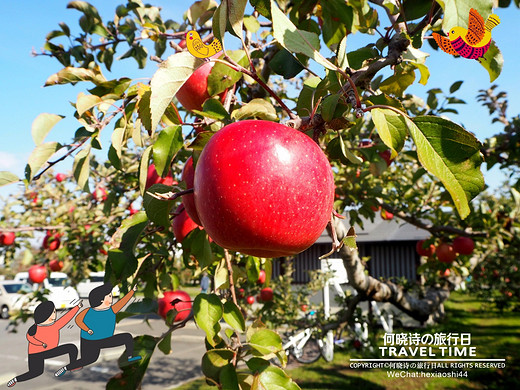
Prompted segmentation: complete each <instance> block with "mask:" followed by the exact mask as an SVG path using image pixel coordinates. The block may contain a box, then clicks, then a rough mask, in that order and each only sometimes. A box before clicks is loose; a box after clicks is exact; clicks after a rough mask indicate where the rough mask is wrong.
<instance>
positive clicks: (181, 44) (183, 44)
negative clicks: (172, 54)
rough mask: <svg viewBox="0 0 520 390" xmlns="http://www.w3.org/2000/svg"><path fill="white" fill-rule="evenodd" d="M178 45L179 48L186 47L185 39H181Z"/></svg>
mask: <svg viewBox="0 0 520 390" xmlns="http://www.w3.org/2000/svg"><path fill="white" fill-rule="evenodd" d="M178 45H179V47H180V48H181V49H186V39H183V40H181V41H180V42H179V43H178Z"/></svg>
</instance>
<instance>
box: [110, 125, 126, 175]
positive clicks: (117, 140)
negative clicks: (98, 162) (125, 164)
mask: <svg viewBox="0 0 520 390" xmlns="http://www.w3.org/2000/svg"><path fill="white" fill-rule="evenodd" d="M124 137H125V129H123V128H122V127H118V128H116V129H114V131H113V132H112V145H111V146H110V151H109V157H110V154H111V153H110V152H111V151H113V152H114V153H115V156H112V158H110V161H111V162H112V164H113V165H114V167H115V168H116V169H119V170H120V169H121V168H122V165H121V149H122V147H123V142H124Z"/></svg>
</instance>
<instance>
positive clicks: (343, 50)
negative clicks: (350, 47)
mask: <svg viewBox="0 0 520 390" xmlns="http://www.w3.org/2000/svg"><path fill="white" fill-rule="evenodd" d="M336 58H337V61H338V66H339V67H340V69H343V70H345V69H347V68H348V67H349V66H350V65H349V62H348V56H347V36H346V35H345V36H344V37H343V39H342V40H341V41H340V43H339V45H338V50H336Z"/></svg>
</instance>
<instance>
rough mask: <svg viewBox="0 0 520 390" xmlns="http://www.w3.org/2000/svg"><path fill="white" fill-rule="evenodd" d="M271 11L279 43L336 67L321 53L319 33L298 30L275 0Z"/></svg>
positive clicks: (326, 65)
mask: <svg viewBox="0 0 520 390" xmlns="http://www.w3.org/2000/svg"><path fill="white" fill-rule="evenodd" d="M271 13H272V17H273V30H274V33H273V36H274V38H275V39H276V40H277V41H278V43H280V44H281V45H282V46H283V47H284V48H285V49H287V50H288V51H289V52H291V53H299V54H303V55H305V56H307V57H309V58H312V59H313V60H314V61H316V62H317V63H319V64H320V65H322V66H324V67H325V68H327V69H331V70H335V69H336V67H335V66H334V65H333V64H331V63H330V62H329V61H328V60H326V59H325V58H324V57H323V56H322V55H321V54H320V52H319V50H320V38H319V37H318V35H317V34H315V33H312V32H308V31H303V30H298V29H297V28H296V26H295V25H294V24H293V23H292V22H291V21H290V20H289V18H288V17H287V16H285V14H284V13H283V12H282V11H281V10H280V8H278V6H277V5H276V3H275V2H274V0H271Z"/></svg>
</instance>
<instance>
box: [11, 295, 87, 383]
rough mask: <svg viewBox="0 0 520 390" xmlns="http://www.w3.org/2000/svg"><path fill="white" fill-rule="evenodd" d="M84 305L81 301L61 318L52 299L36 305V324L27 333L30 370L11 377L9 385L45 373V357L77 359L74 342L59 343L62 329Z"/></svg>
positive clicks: (71, 360) (72, 360) (76, 349)
mask: <svg viewBox="0 0 520 390" xmlns="http://www.w3.org/2000/svg"><path fill="white" fill-rule="evenodd" d="M82 306H83V304H82V303H81V302H79V303H78V305H77V306H76V307H74V308H73V309H71V310H69V311H68V312H67V313H65V314H64V315H63V316H61V317H60V318H59V319H57V314H56V307H55V306H54V303H52V302H51V301H46V302H42V303H40V304H39V305H38V306H37V307H36V309H35V310H34V324H33V325H32V326H31V327H30V328H29V330H28V331H27V335H26V337H27V341H29V348H28V352H29V357H28V363H29V371H28V372H26V373H25V374H22V375H18V376H16V377H14V378H13V379H11V380H10V381H9V382H7V387H13V386H14V385H16V383H18V382H23V381H27V380H29V379H33V378H36V377H37V376H40V375H41V374H43V370H44V362H45V359H50V358H53V357H56V356H60V355H65V354H68V355H69V361H70V362H71V363H73V362H75V361H76V358H77V357H78V348H76V346H75V345H74V344H63V345H60V346H58V344H59V341H60V330H61V329H62V328H63V327H64V326H65V325H67V324H68V323H69V322H70V320H72V318H73V317H74V316H75V315H76V313H77V312H78V311H79V308H80V307H82Z"/></svg>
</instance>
